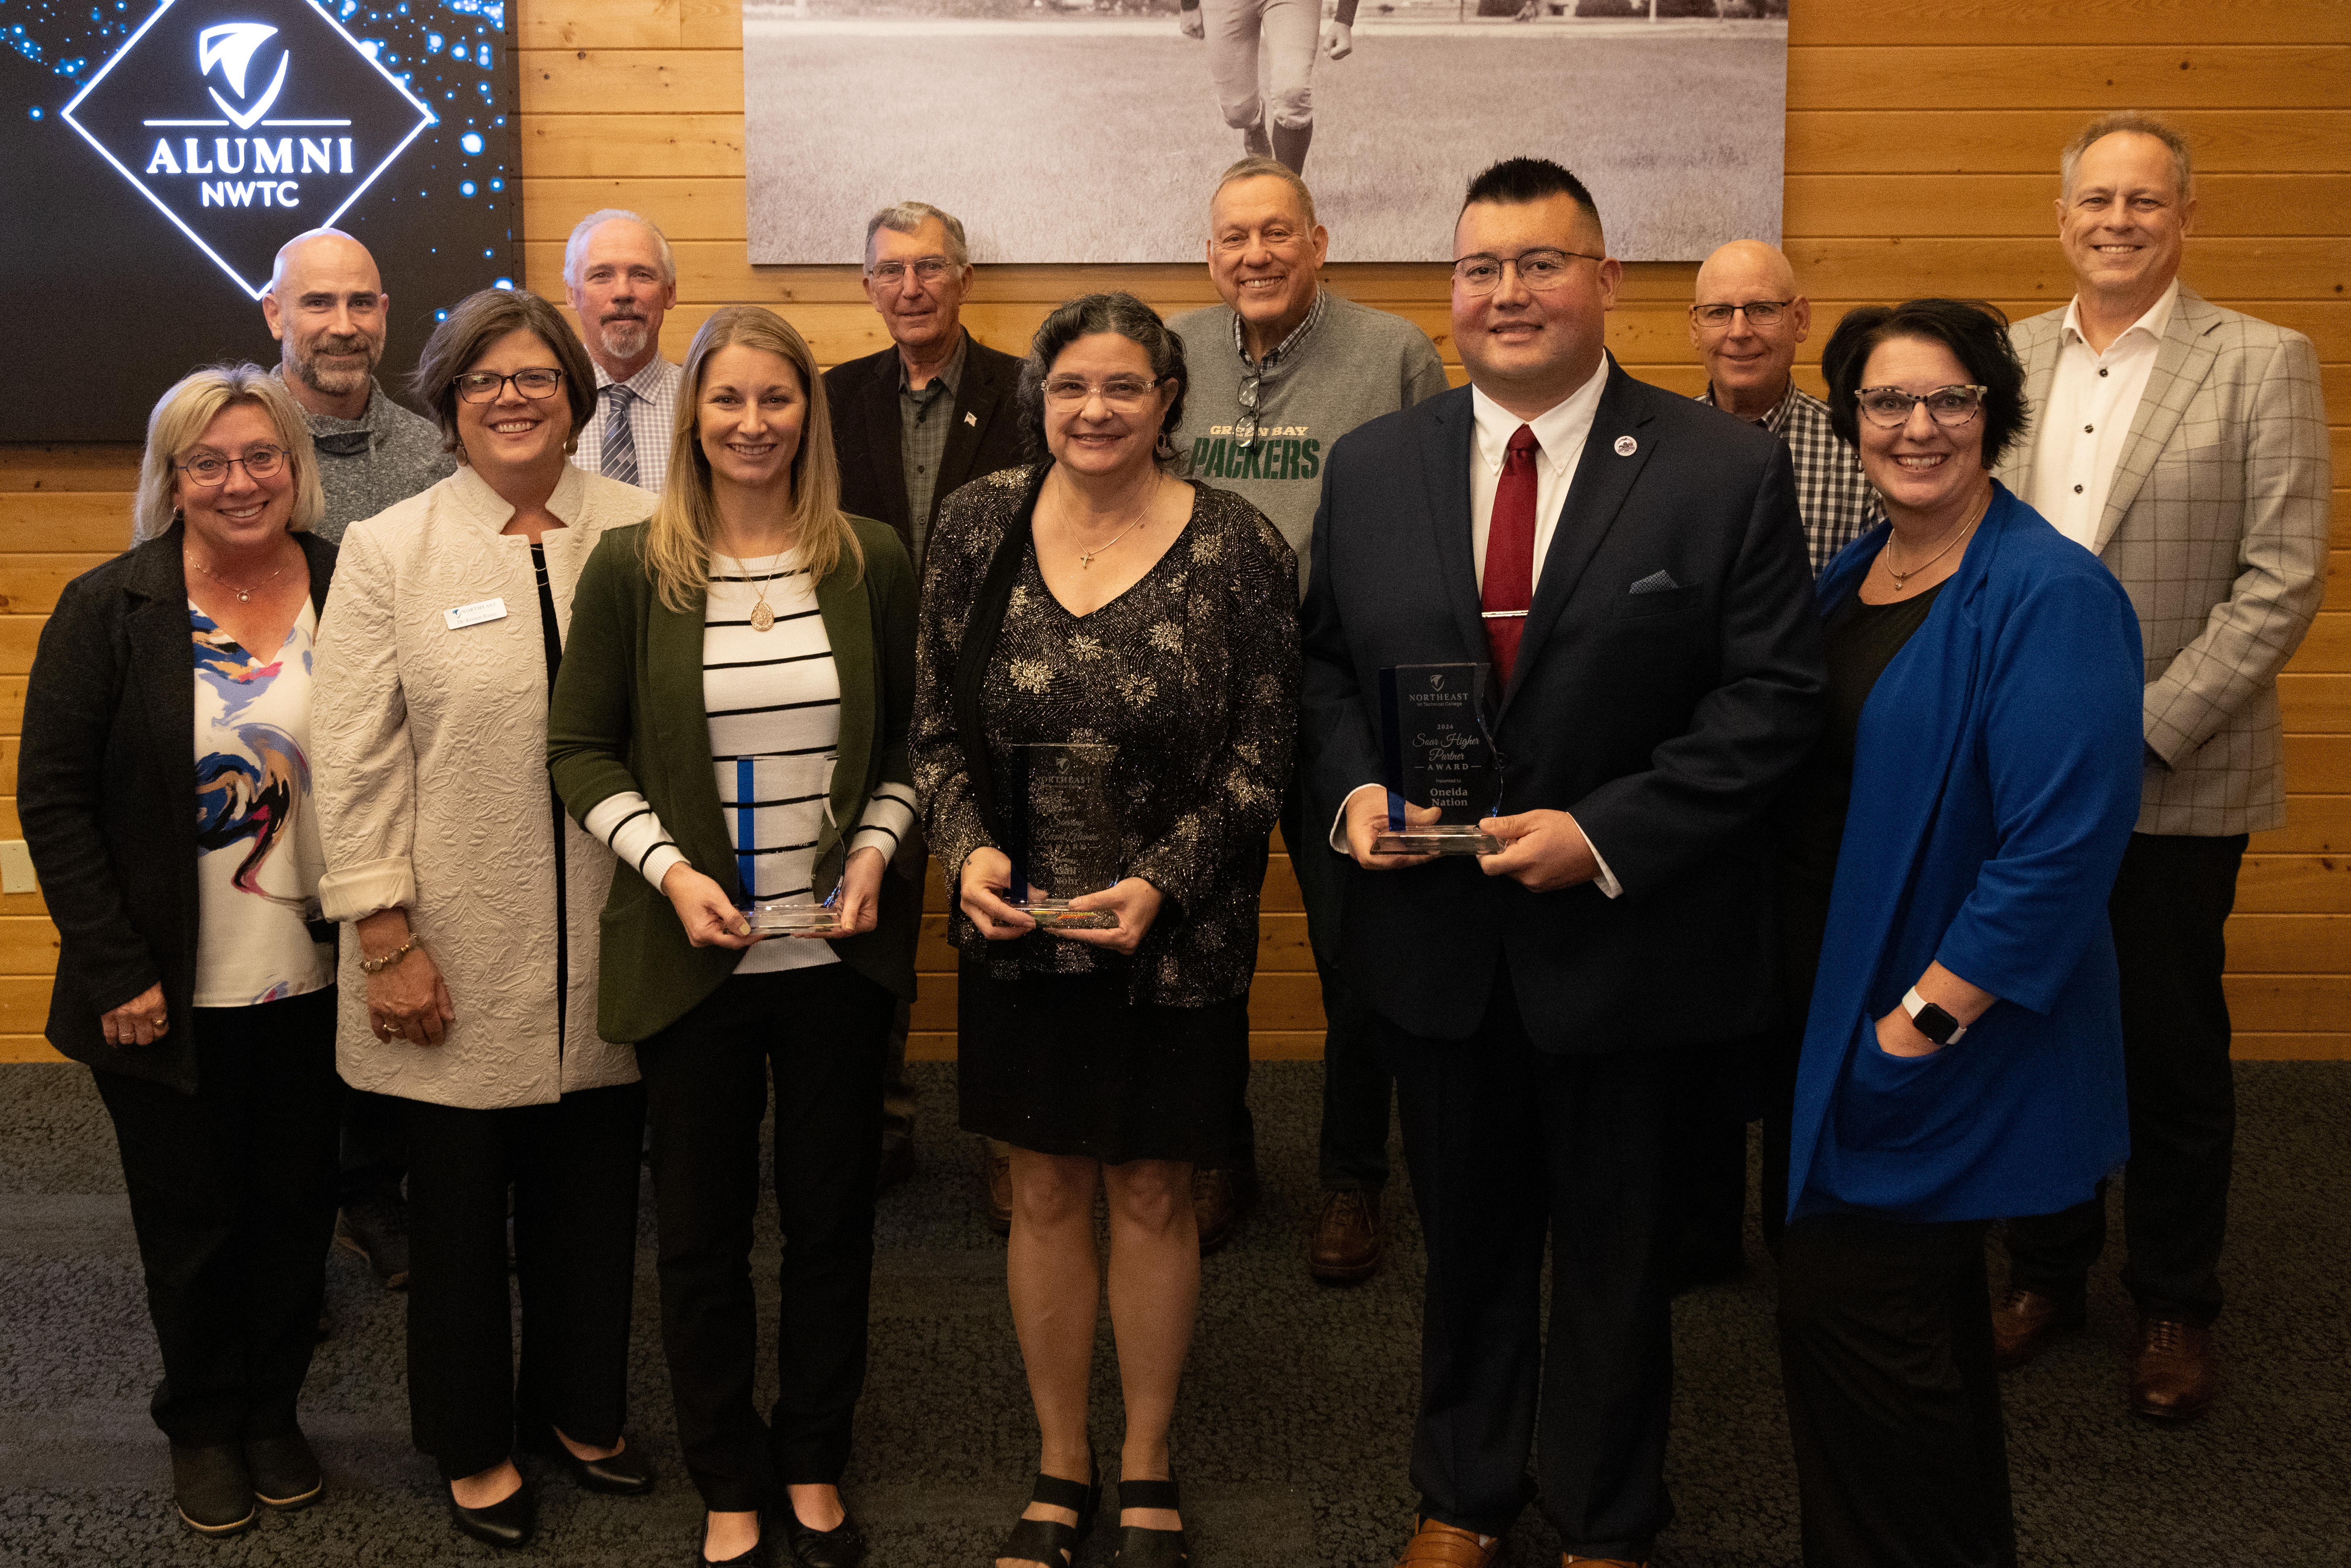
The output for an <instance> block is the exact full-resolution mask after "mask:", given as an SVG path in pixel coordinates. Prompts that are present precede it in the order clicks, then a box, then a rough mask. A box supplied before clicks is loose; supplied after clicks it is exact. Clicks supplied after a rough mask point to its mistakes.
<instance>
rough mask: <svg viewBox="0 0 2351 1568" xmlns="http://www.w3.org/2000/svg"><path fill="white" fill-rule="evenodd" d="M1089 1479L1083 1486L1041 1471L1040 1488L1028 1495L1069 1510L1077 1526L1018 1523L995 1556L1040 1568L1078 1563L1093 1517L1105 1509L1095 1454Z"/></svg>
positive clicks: (1088, 1459)
mask: <svg viewBox="0 0 2351 1568" xmlns="http://www.w3.org/2000/svg"><path fill="white" fill-rule="evenodd" d="M1086 1475H1087V1477H1088V1479H1087V1480H1086V1481H1085V1482H1084V1483H1083V1484H1080V1483H1079V1482H1077V1481H1073V1480H1068V1479H1064V1478H1062V1477H1061V1476H1049V1475H1047V1474H1046V1473H1045V1472H1044V1471H1042V1470H1040V1471H1038V1472H1037V1485H1036V1487H1035V1488H1034V1489H1033V1490H1031V1491H1030V1492H1029V1501H1031V1502H1041V1503H1044V1504H1047V1505H1048V1506H1050V1507H1052V1508H1066V1509H1068V1510H1069V1511H1071V1512H1072V1513H1074V1514H1076V1515H1077V1516H1078V1522H1077V1523H1075V1524H1063V1523H1062V1522H1061V1521H1060V1520H1057V1519H1019V1520H1015V1521H1013V1523H1012V1529H1011V1530H1010V1531H1008V1533H1007V1534H1006V1535H1005V1537H1004V1544H1003V1545H1001V1546H999V1547H998V1548H997V1549H996V1554H997V1555H998V1557H1005V1558H1009V1559H1010V1560H1011V1561H1013V1562H1015V1563H1037V1564H1038V1565H1039V1568H1068V1565H1069V1564H1070V1563H1074V1562H1076V1561H1077V1556H1078V1548H1079V1547H1081V1546H1082V1545H1084V1544H1085V1540H1086V1536H1087V1535H1088V1533H1090V1532H1091V1531H1092V1529H1093V1527H1094V1514H1095V1513H1096V1512H1097V1511H1099V1510H1100V1509H1101V1508H1102V1467H1101V1466H1099V1465H1097V1464H1096V1463H1094V1457H1093V1455H1092V1453H1088V1454H1087V1455H1086Z"/></svg>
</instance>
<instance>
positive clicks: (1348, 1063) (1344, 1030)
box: [1281, 779, 1395, 1192]
mask: <svg viewBox="0 0 2351 1568" xmlns="http://www.w3.org/2000/svg"><path fill="white" fill-rule="evenodd" d="M1299 783H1300V781H1299V780H1297V779H1293V780H1292V781H1291V784H1290V798H1289V799H1288V800H1286V801H1284V802H1283V804H1282V810H1281V841H1282V842H1283V843H1284V844H1287V845H1288V846H1289V847H1290V871H1291V873H1292V874H1294V875H1295V876H1296V877H1297V879H1298V891H1299V894H1301V902H1302V903H1303V904H1305V906H1306V938H1307V941H1308V942H1309V943H1310V944H1311V946H1312V947H1313V951H1314V968H1315V973H1316V975H1317V977H1319V978H1320V979H1321V980H1322V1140H1321V1142H1322V1150H1321V1153H1322V1158H1321V1167H1322V1186H1323V1189H1324V1190H1325V1191H1329V1192H1344V1191H1371V1192H1377V1191H1378V1190H1379V1189H1380V1188H1382V1187H1384V1186H1386V1185H1387V1180H1388V1107H1389V1105H1390V1103H1392V1102H1393V1100H1394V1098H1395V1069H1394V1068H1393V1067H1392V1066H1391V1065H1390V1064H1389V1062H1388V1060H1387V1055H1386V1051H1385V1049H1384V1047H1383V1045H1382V1044H1381V1037H1380V1030H1379V1028H1378V1020H1377V1019H1374V1017H1373V1015H1372V1010H1371V1009H1369V1008H1368V1007H1366V1006H1364V1003H1363V1002H1362V1001H1361V1000H1360V999H1359V998H1357V997H1356V996H1355V994H1354V992H1353V991H1352V990H1351V989H1349V988H1348V986H1347V983H1346V980H1345V979H1344V978H1343V977H1342V976H1341V975H1340V973H1339V968H1338V964H1337V956H1338V952H1339V916H1340V911H1341V909H1342V908H1343V899H1344V895H1345V892H1346V881H1345V878H1346V872H1347V867H1346V864H1345V862H1343V861H1342V860H1341V859H1340V858H1339V857H1338V856H1337V855H1335V854H1333V853H1332V852H1331V849H1330V831H1331V825H1330V824H1329V823H1328V822H1324V823H1322V824H1320V825H1319V826H1318V824H1316V823H1313V822H1311V821H1307V820H1306V818H1307V815H1308V813H1307V811H1306V809H1305V805H1304V799H1303V795H1302V793H1301V789H1300V788H1299Z"/></svg>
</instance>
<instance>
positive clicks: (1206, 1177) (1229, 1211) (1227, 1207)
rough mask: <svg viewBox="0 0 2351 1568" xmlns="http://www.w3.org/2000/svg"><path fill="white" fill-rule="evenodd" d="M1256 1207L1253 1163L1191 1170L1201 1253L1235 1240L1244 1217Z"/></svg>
mask: <svg viewBox="0 0 2351 1568" xmlns="http://www.w3.org/2000/svg"><path fill="white" fill-rule="evenodd" d="M1255 1207H1257V1169H1256V1167H1255V1166H1195V1167H1194V1168H1193V1171H1192V1218H1194V1219H1196V1221H1198V1222H1199V1227H1200V1256H1201V1257H1203V1258H1206V1257H1207V1255H1208V1254H1209V1253H1211V1252H1214V1251H1215V1250H1216V1249H1217V1248H1219V1247H1222V1246H1223V1245H1224V1244H1225V1243H1226V1242H1227V1241H1228V1240H1230V1239H1232V1234H1233V1227H1234V1226H1236V1225H1238V1224H1239V1223H1240V1222H1241V1216H1242V1215H1244V1214H1247V1213H1248V1212H1249V1210H1250V1209H1252V1208H1255Z"/></svg>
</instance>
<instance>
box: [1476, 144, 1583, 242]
mask: <svg viewBox="0 0 2351 1568" xmlns="http://www.w3.org/2000/svg"><path fill="white" fill-rule="evenodd" d="M1552 196H1569V197H1573V199H1574V202H1575V204H1576V205H1577V206H1579V207H1582V208H1583V215H1584V216H1585V217H1587V218H1590V219H1591V220H1592V224H1593V227H1594V228H1597V227H1599V226H1600V207H1599V204H1597V203H1595V202H1594V201H1593V199H1592V193H1591V192H1590V191H1588V190H1586V189H1585V188H1584V184H1583V181H1581V180H1579V179H1577V178H1576V177H1575V176H1574V175H1573V174H1572V173H1570V172H1568V171H1567V170H1566V169H1565V168H1563V167H1562V166H1561V165H1559V164H1557V163H1554V162H1552V161H1551V160H1550V159H1548V158H1505V159H1503V160H1502V161H1501V162H1499V163H1491V164H1489V165H1487V167H1486V168H1485V169H1483V170H1482V171H1480V172H1479V175H1478V177H1477V178H1476V179H1474V180H1472V181H1470V182H1469V192H1468V194H1467V195H1465V196H1463V197H1462V198H1461V206H1462V209H1463V210H1464V211H1467V210H1468V207H1469V205H1470V204H1471V203H1473V202H1500V203H1504V204H1509V205H1511V206H1520V205H1523V204H1526V203H1528V202H1540V201H1543V200H1546V199H1548V198H1549V197H1552ZM1457 215H1458V214H1457Z"/></svg>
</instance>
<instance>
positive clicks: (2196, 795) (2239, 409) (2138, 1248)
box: [1994, 114, 2328, 1420]
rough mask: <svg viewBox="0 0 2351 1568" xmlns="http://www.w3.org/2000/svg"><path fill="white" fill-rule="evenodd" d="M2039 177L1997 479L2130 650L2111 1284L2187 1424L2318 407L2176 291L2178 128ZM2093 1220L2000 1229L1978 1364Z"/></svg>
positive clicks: (2191, 192) (2299, 578)
mask: <svg viewBox="0 0 2351 1568" xmlns="http://www.w3.org/2000/svg"><path fill="white" fill-rule="evenodd" d="M2061 172H2062V174H2063V186H2062V189H2063V192H2064V193H2063V194H2062V195H2061V196H2060V197H2059V198H2058V202H2057V214H2058V237H2059V243H2060V244H2061V245H2062V246H2064V253H2065V258H2066V260H2067V262H2068V263H2069V264H2070V265H2071V266H2072V267H2073V269H2074V279H2075V286H2076V293H2075V295H2074V300H2073V303H2072V304H2070V305H2068V306H2067V307H2066V308H2064V309H2063V310H2053V311H2050V312H2049V313H2047V314H2046V315H2042V316H2035V317H2033V318H2032V319H2029V320H2026V321H2021V322H2019V323H2018V324H2017V325H2016V327H2015V328H2014V329H2013V330H2012V332H2011V340H2012V341H2013V342H2014V343H2015V345H2016V350H2017V354H2018V356H2019V357H2020V358H2021V359H2022V361H2024V369H2025V378H2026V380H2025V391H2026V395H2027V397H2028V398H2029V400H2030V401H2031V402H2032V410H2033V415H2034V419H2035V422H2036V429H2035V433H2034V435H2033V437H2032V439H2030V440H2026V441H2023V442H2020V443H2018V444H2016V446H2014V447H2013V448H2011V455H2010V457H2009V458H2008V460H2007V461H2006V463H2005V464H2004V465H2002V467H2001V473H2000V477H2001V479H2003V480H2004V481H2006V482H2007V484H2008V486H2009V487H2010V488H2011V489H2012V490H2014V491H2015V492H2016V493H2017V495H2019V496H2020V497H2023V498H2024V499H2025V500H2026V501H2029V502H2031V503H2032V506H2033V507H2035V508H2036V509H2037V510H2038V511H2040V513H2041V514H2042V515H2043V517H2047V518H2048V519H2049V520H2050V521H2051V522H2052V523H2053V524H2055V525H2056V527H2057V528H2059V529H2060V530H2061V531H2063V532H2064V533H2065V534H2067V535H2068V536H2069V537H2071V538H2074V539H2076V540H2078V541H2079V542H2081V543H2082V544H2084V545H2085V546H2087V547H2088V548H2089V549H2094V550H2095V551H2096V552H2097V553H2098V556H2099V558H2100V559H2103V560H2104V561H2105V563H2106V566H2107V567H2108V569H2109V570H2112V571H2113V572H2114V574H2115V576H2116V578H2118V579H2119V580H2121V581H2122V584H2123V586H2124V587H2125V588H2126V589H2127V590H2128V591H2129V592H2130V596H2131V602H2132V603H2133V604H2135V605H2137V608H2138V615H2139V630H2140V632H2141V633H2142V635H2143V637H2144V639H2145V643H2146V647H2147V701H2146V737H2147V773H2146V783H2145V787H2144V792H2143V794H2142V796H2141V805H2140V810H2139V820H2138V829H2137V832H2135V833H2134V834H2133V835H2132V836H2131V843H2130V848H2129V851H2128V852H2127V853H2126V856H2125V858H2124V861H2123V869H2122V873H2121V874H2120V876H2119V877H2118V878H2117V879H2116V883H2115V891H2114V894H2113V898H2112V901H2111V903H2110V904H2109V909H2108V913H2109V915H2110V917H2111V919H2112V921H2113V924H2114V934H2115V947H2116V954H2117V956H2119V958H2120V959H2121V967H2122V988H2123V997H2122V1005H2123V1030H2124V1051H2125V1062H2126V1071H2127V1072H2128V1077H2129V1085H2130V1100H2131V1105H2130V1114H2131V1122H2130V1134H2131V1155H2130V1164H2129V1166H2128V1169H2127V1172H2126V1180H2125V1191H2124V1230H2125V1239H2126V1244H2127V1246H2128V1250H2129V1258H2128V1261H2127V1263H2126V1265H2125V1268H2124V1270H2123V1283H2124V1285H2125V1287H2126V1289H2128V1290H2129V1291H2130V1292H2131V1294H2132V1296H2133V1297H2134V1298H2135V1299H2136V1301H2137V1307H2138V1313H2139V1327H2138V1333H2137V1337H2136V1339H2135V1341H2134V1343H2133V1347H2132V1351H2131V1362H2130V1369H2131V1380H2130V1403H2131V1406H2132V1408H2133V1409H2135V1410H2137V1411H2138V1412H2139V1413H2140V1414H2142V1415H2145V1416H2156V1417H2159V1418H2165V1419H2169V1420H2186V1419H2189V1418H2190V1417H2192V1416H2196V1415H2197V1414H2198V1413H2199V1412H2200V1411H2201V1410H2202V1409H2203V1408H2204V1407H2205V1406H2207V1405H2208V1404H2210V1401H2211V1399H2212V1396H2213V1395H2214V1394H2215V1393H2216V1392H2217V1390H2218V1388H2219V1380H2218V1377H2217V1375H2216V1369H2215V1364H2214V1360H2213V1354H2212V1339H2211V1325H2212V1321H2213V1319H2214V1318H2215V1317H2216V1316H2217V1315H2218V1314H2219V1312H2220V1276H2219V1263H2220V1243H2221V1237H2222V1232H2223V1230H2224V1228H2225V1226H2226V1222H2227V1217H2228V1195H2229V1170H2230V1161H2231V1146H2232V1144H2233V1141H2234V1137H2235V1130H2236V1104H2235V1098H2234V1093H2233V1089H2232V1082H2231V1076H2230V1069H2229V1009H2228V1003H2227V1000H2226V998H2224V997H2223V995H2222V993H2221V988H2220V971H2221V967H2222V964H2223V961H2224V957H2225V954H2224V950H2223V946H2222V940H2221V926H2222V924H2223V922H2225V921H2226V920H2227V918H2228V915H2229V910H2230V906H2231V904H2233V903H2234V901H2235V898H2236V882H2237V869H2238V866H2239V864H2240V862H2241V861H2242V859H2243V857H2244V852H2245V841H2246V835H2247V834H2248V833H2252V832H2258V831H2262V830H2263V829H2267V828H2275V827H2279V826H2281V825H2283V823H2284V821H2285V817H2286V810H2285V777H2284V768H2283V758H2282V756H2281V753H2282V750H2283V740H2282V736H2281V725H2280V722H2279V717H2278V695H2277V674H2278V671H2279V670H2280V669H2281V668H2282V667H2283V665H2284V664H2285V662H2286V661H2287V660H2288V659H2289V658H2291V657H2292V656H2293V654H2294V649H2295V647H2296V646H2297V645H2299V644H2300V643H2301V642H2302V638H2303V633H2304V632H2306V631H2308V630H2309V628H2310V621H2311V617H2312V616H2313V615H2314V613H2316V612H2317V610H2318V605H2319V600H2320V596H2321V594H2322V592H2323V591H2324V588H2325V568H2326V547H2327V526H2328V518H2327V445H2326V419H2325V411H2324V410H2323V408H2322V407H2321V404H2320V399H2319V383H2318V362H2317V355H2316V354H2315V353H2314V352H2313V350H2312V349H2311V344H2310V340H2308V339H2307V338H2304V336H2303V335H2302V334H2301V333H2299V332H2292V331H2288V330H2287V329H2284V328H2283V327H2275V326H2272V325H2271V324H2270V323H2268V322H2266V321H2260V320H2256V319H2253V318H2252V317H2251V316H2243V315H2240V314H2239V313H2237V312H2236V311H2234V310H2224V309H2222V308H2220V307H2219V306H2217V305H2213V304H2210V303H2209V302H2207V301H2206V300H2204V299H2203V298H2200V297H2199V296H2198V295H2197V293H2196V292H2195V291H2194V290H2193V289H2190V288H2187V287H2182V286H2181V285H2180V284H2179V277H2178V275H2179V255H2180V248H2181V239H2182V237H2183V236H2184V235H2186V234H2187V232H2188V230H2189V225H2190V224H2191V223H2192V221H2193V219H2194V216H2195V212H2196V197H2195V185H2194V183H2193V174H2192V170H2191V167H2190V164H2189V149H2188V144H2187V142H2186V141H2184V140H2183V139H2182V138H2181V137H2180V135H2179V132H2178V131H2174V130H2173V129H2172V128H2171V127H2169V126H2168V125H2166V124H2164V123H2163V122H2162V121H2160V120H2153V119H2150V118H2148V117H2147V116H2144V115H2137V114H2110V115H2106V116H2104V117H2102V118H2100V119H2098V120H2094V121H2092V122H2091V123H2090V124H2089V125H2088V126H2087V127H2086V128H2085V129H2084V131H2082V133H2081V134H2080V135H2079V136H2076V137H2075V138H2074V141H2073V142H2072V143H2071V144H2070V145H2069V146H2068V147H2067V148H2066V149H2065V151H2064V155H2063V157H2062V159H2061ZM2104 1243H2105V1205H2104V1204H2103V1202H2098V1201H2093V1202H2091V1203H2088V1204H2085V1205H2083V1206H2082V1207H2078V1208H2074V1209H2068V1210H2066V1211H2064V1213H2061V1214H2054V1215H2049V1216H2044V1217H2041V1218H2031V1219H2020V1220H2013V1221H2011V1224H2010V1227H2009V1239H2008V1245H2009V1255H2010V1260H2011V1264H2012V1268H2011V1289H2010V1290H2009V1292H2008V1294H2007V1296H2006V1297H2005V1298H2004V1299H2003V1300H2002V1301H2000V1302H1999V1303H1997V1305H1996V1308H1995V1312H1994V1333H1995V1335H1996V1338H1997V1347H1998V1353H1999V1355H2000V1359H2001V1364H2002V1365H2003V1366H2012V1365H2018V1364H2022V1362H2024V1361H2025V1360H2027V1359H2029V1358H2030V1357H2031V1356H2032V1354H2033V1353H2034V1352H2036V1351H2037V1350H2038V1349H2039V1348H2040V1347H2041V1344H2042V1343H2043V1341H2044V1340H2045V1339H2046V1338H2047V1336H2048V1334H2049V1333H2051V1332H2053V1330H2055V1329H2058V1328H2062V1327H2065V1326H2068V1325H2070V1324H2072V1323H2078V1322H2081V1321H2082V1317H2083V1289H2084V1281H2085V1277H2086V1276H2087V1274H2088V1271H2089V1268H2090V1265H2091V1264H2092V1263H2093V1262H2095V1260H2096V1259H2097V1256H2098V1253H2099V1250H2100V1249H2101V1248H2102V1247H2103V1245H2104Z"/></svg>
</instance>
